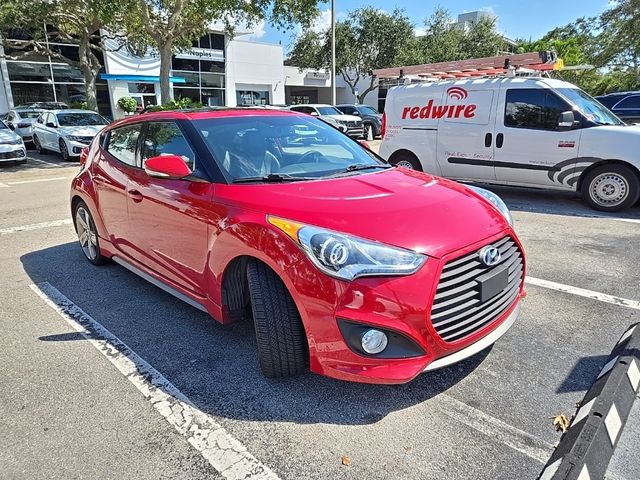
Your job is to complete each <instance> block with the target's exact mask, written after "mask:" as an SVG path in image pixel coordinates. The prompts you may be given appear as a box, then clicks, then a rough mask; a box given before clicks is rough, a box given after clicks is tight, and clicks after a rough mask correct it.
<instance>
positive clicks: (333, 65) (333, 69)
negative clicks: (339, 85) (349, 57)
mask: <svg viewBox="0 0 640 480" xmlns="http://www.w3.org/2000/svg"><path fill="white" fill-rule="evenodd" d="M335 104H336V0H331V105H335Z"/></svg>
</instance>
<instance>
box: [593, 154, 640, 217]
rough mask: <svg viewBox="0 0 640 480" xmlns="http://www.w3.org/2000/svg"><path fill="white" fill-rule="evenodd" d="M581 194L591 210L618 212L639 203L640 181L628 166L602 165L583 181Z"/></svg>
mask: <svg viewBox="0 0 640 480" xmlns="http://www.w3.org/2000/svg"><path fill="white" fill-rule="evenodd" d="M581 193H582V198H583V199H584V200H585V202H586V203H587V204H588V205H589V206H590V207H591V208H594V209H596V210H600V211H602V212H618V211H620V210H624V209H626V208H629V207H631V206H633V205H634V204H635V203H636V202H637V201H638V197H639V196H640V180H639V179H638V175H637V174H636V173H635V172H634V171H633V170H632V169H631V168H630V167H627V166H626V165H620V164H616V163H612V164H608V165H602V166H600V167H597V168H594V169H593V170H591V171H590V172H589V173H587V175H586V176H585V178H584V180H583V181H582V187H581Z"/></svg>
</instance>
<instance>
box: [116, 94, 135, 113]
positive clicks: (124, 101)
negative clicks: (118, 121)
mask: <svg viewBox="0 0 640 480" xmlns="http://www.w3.org/2000/svg"><path fill="white" fill-rule="evenodd" d="M118 107H119V108H120V109H121V110H122V111H123V112H125V113H134V112H135V111H136V110H137V109H138V102H136V100H135V99H134V98H131V97H121V98H119V99H118Z"/></svg>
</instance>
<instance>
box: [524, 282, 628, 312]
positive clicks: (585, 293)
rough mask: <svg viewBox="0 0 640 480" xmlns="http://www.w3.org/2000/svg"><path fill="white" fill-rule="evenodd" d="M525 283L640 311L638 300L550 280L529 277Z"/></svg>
mask: <svg viewBox="0 0 640 480" xmlns="http://www.w3.org/2000/svg"><path fill="white" fill-rule="evenodd" d="M525 281H526V282H527V283H529V284H531V285H535V286H537V287H542V288H549V289H551V290H557V291H559V292H565V293H571V294H573V295H578V296H580V297H585V298H591V299H592V300H598V301H599V302H604V303H611V304H612V305H618V306H621V307H627V308H633V309H634V310H640V302H638V301H636V300H629V299H627V298H622V297H615V296H613V295H607V294H606V293H600V292H594V291H593V290H585V289H584V288H579V287H572V286H571V285H563V284H562V283H556V282H550V281H549V280H542V279H540V278H534V277H529V276H527V277H526V278H525Z"/></svg>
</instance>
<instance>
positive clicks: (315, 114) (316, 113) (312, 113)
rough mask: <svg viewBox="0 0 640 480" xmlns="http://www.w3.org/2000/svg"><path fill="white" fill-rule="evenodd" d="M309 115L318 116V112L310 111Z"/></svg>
mask: <svg viewBox="0 0 640 480" xmlns="http://www.w3.org/2000/svg"><path fill="white" fill-rule="evenodd" d="M309 115H311V116H312V117H319V116H320V115H319V114H318V112H311V113H310V114H309Z"/></svg>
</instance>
